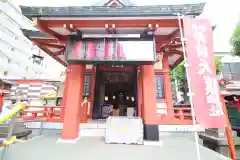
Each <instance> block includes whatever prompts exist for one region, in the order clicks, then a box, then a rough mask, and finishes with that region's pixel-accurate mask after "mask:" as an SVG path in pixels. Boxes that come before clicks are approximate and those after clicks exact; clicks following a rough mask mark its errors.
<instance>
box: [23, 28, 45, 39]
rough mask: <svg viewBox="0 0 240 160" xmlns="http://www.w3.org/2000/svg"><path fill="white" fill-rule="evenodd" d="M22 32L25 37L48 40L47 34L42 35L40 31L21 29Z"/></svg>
mask: <svg viewBox="0 0 240 160" xmlns="http://www.w3.org/2000/svg"><path fill="white" fill-rule="evenodd" d="M22 32H23V34H24V35H25V36H27V37H41V38H48V37H49V36H48V35H47V34H45V33H42V32H40V31H33V30H27V29H22Z"/></svg>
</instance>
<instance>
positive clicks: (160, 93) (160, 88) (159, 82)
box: [155, 74, 164, 99]
mask: <svg viewBox="0 0 240 160" xmlns="http://www.w3.org/2000/svg"><path fill="white" fill-rule="evenodd" d="M163 83H164V82H163V75H162V74H159V75H155V85H156V99H162V98H164V84H163Z"/></svg>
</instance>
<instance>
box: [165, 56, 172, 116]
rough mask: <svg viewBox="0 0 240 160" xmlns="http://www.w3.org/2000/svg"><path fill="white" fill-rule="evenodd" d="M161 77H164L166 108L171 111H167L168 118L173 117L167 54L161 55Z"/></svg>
mask: <svg viewBox="0 0 240 160" xmlns="http://www.w3.org/2000/svg"><path fill="white" fill-rule="evenodd" d="M163 70H164V74H163V79H164V95H165V101H166V104H167V108H168V110H170V111H172V112H169V113H168V116H169V118H170V119H171V118H173V115H174V113H173V103H172V87H171V77H170V68H169V64H168V56H167V55H164V56H163Z"/></svg>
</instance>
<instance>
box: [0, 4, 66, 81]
mask: <svg viewBox="0 0 240 160" xmlns="http://www.w3.org/2000/svg"><path fill="white" fill-rule="evenodd" d="M21 29H30V30H36V29H35V28H33V27H32V25H31V22H30V20H29V19H27V18H26V17H24V16H23V15H22V13H21V10H20V8H19V6H17V5H15V4H13V3H12V2H11V1H9V0H0V78H1V79H54V80H60V79H61V78H63V77H61V73H62V72H64V70H65V67H64V66H62V65H61V64H59V63H58V62H57V61H56V60H54V59H53V58H51V57H50V56H49V55H47V54H46V53H45V52H43V51H42V50H41V49H40V48H39V47H37V46H36V45H34V44H33V43H32V42H31V41H30V40H29V39H28V38H27V37H25V36H24V35H23V33H22V31H21ZM33 57H42V58H33ZM40 59H42V61H41V60H40Z"/></svg>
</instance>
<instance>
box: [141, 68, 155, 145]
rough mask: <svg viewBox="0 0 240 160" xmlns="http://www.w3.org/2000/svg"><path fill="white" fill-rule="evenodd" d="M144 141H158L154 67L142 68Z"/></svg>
mask: <svg viewBox="0 0 240 160" xmlns="http://www.w3.org/2000/svg"><path fill="white" fill-rule="evenodd" d="M142 74H143V75H142V76H143V77H142V87H143V90H142V91H143V99H142V100H143V116H142V117H143V120H144V139H145V140H149V141H159V130H158V117H157V114H156V87H155V76H154V65H143V66H142Z"/></svg>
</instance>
